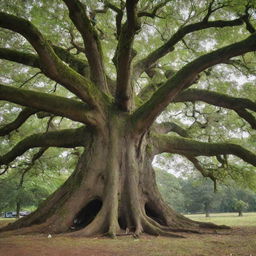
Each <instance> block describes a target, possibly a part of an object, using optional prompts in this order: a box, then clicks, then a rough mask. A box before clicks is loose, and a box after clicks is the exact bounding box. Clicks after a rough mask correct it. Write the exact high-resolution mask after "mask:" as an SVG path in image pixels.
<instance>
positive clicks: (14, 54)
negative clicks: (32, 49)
mask: <svg viewBox="0 0 256 256" xmlns="http://www.w3.org/2000/svg"><path fill="white" fill-rule="evenodd" d="M0 59H5V60H9V61H14V62H17V63H20V64H24V65H27V66H30V67H33V68H40V63H39V59H38V56H36V55H35V54H32V53H25V52H20V51H16V50H13V49H9V48H0Z"/></svg>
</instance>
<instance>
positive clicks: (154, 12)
mask: <svg viewBox="0 0 256 256" xmlns="http://www.w3.org/2000/svg"><path fill="white" fill-rule="evenodd" d="M168 2H169V0H165V1H163V2H160V3H158V4H157V5H156V6H154V8H153V10H152V11H151V12H146V11H140V12H139V13H138V17H149V18H152V19H154V18H155V17H159V16H158V15H157V12H158V11H159V10H160V9H161V8H163V7H164V6H165V5H166V4H167V3H168Z"/></svg>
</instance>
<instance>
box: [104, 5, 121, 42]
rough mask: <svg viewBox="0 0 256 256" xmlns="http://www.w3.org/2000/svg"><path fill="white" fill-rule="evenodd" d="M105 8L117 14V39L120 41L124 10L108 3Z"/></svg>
mask: <svg viewBox="0 0 256 256" xmlns="http://www.w3.org/2000/svg"><path fill="white" fill-rule="evenodd" d="M105 7H106V8H110V9H111V10H113V11H114V12H116V38H117V39H118V38H119V36H120V33H121V29H122V19H123V15H124V13H123V10H122V9H120V8H118V7H117V6H115V5H114V4H112V3H110V2H108V1H107V2H106V3H105Z"/></svg>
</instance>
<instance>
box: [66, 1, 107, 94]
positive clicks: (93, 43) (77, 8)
mask: <svg viewBox="0 0 256 256" xmlns="http://www.w3.org/2000/svg"><path fill="white" fill-rule="evenodd" d="M63 1H64V2H65V4H66V5H67V7H68V9H69V17H70V18H71V20H72V21H73V23H74V24H75V26H76V28H77V29H78V31H79V32H80V33H81V35H82V37H83V40H84V46H85V54H86V57H87V59H88V63H89V66H90V72H91V79H92V81H93V82H94V83H95V84H96V85H97V86H98V87H99V88H101V89H103V91H105V92H108V88H107V83H106V75H105V70H104V64H103V56H102V49H101V45H100V41H99V38H98V35H97V32H96V30H95V28H94V27H93V25H92V23H91V21H90V19H89V17H88V16H87V14H86V10H85V6H84V5H83V4H82V3H81V2H80V1H79V0H63Z"/></svg>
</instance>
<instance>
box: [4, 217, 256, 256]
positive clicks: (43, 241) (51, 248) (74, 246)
mask: <svg viewBox="0 0 256 256" xmlns="http://www.w3.org/2000/svg"><path fill="white" fill-rule="evenodd" d="M188 217H190V218H191V219H194V220H199V221H204V222H205V221H210V222H214V223H217V224H225V225H230V226H232V227H233V228H232V229H230V230H220V231H219V230H218V231H211V232H208V234H184V236H185V237H186V238H185V239H181V238H179V239H177V238H165V237H153V236H142V237H141V238H140V239H134V238H133V237H118V238H117V239H114V240H113V239H108V238H81V237H75V238H74V237H69V236H68V235H52V238H47V236H48V234H41V235H38V234H37V235H26V236H21V235H19V236H6V235H1V234H0V256H17V255H19V256H28V255H29V256H34V255H35V256H41V255H42V256H50V255H51V256H58V255H61V256H80V255H83V256H96V255H97V256H212V255H216V256H231V255H232V256H256V213H247V214H244V216H243V217H238V216H237V214H236V213H228V214H212V216H211V217H209V218H205V217H204V215H189V216H188ZM9 221H10V219H8V220H6V219H4V220H2V219H0V223H2V224H3V223H4V224H5V223H7V222H9Z"/></svg>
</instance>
